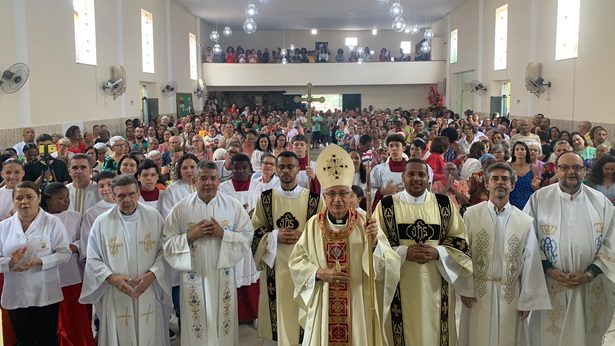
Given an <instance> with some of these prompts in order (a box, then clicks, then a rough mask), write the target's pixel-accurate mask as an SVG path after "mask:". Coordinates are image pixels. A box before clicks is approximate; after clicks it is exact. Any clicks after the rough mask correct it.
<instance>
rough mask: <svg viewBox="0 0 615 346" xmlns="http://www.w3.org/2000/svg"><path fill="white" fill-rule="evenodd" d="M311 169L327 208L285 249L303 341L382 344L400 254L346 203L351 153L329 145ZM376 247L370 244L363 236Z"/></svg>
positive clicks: (350, 183)
mask: <svg viewBox="0 0 615 346" xmlns="http://www.w3.org/2000/svg"><path fill="white" fill-rule="evenodd" d="M316 174H317V176H318V179H319V181H320V183H321V186H322V188H323V191H324V196H325V204H326V209H325V210H324V211H323V212H321V213H319V214H317V215H315V216H313V217H312V218H311V219H310V220H309V221H308V222H307V224H306V227H305V230H304V232H303V234H302V235H301V237H300V238H299V241H298V242H297V244H296V245H295V248H294V249H293V251H292V253H291V255H290V274H291V277H292V280H293V283H294V285H295V290H294V298H295V301H296V302H297V304H299V307H300V308H301V309H302V310H303V312H304V314H303V315H302V319H301V321H300V323H301V325H302V326H304V330H305V332H304V336H303V343H302V344H303V345H366V344H368V343H370V340H372V337H373V336H374V337H375V340H376V345H386V344H387V343H386V339H385V337H384V332H383V330H384V325H383V320H384V317H385V316H387V314H388V309H389V307H390V303H391V300H392V298H393V292H394V290H395V287H396V285H397V282H398V280H399V265H400V259H399V256H398V255H397V254H396V253H395V251H393V250H392V249H391V247H390V246H389V243H388V241H387V239H386V236H385V235H384V234H383V233H382V231H381V230H380V229H379V228H378V227H377V225H376V223H375V222H371V223H369V224H366V220H365V217H364V216H362V215H359V214H358V213H357V212H356V211H355V210H354V209H351V208H350V203H349V202H350V198H349V197H350V193H351V189H350V188H351V186H352V179H353V175H354V166H353V164H352V159H351V158H350V155H348V153H346V152H345V151H344V150H343V149H342V148H341V147H339V146H337V145H328V146H327V147H326V148H325V149H324V150H323V151H322V152H321V153H320V155H319V157H318V160H317V164H316ZM367 237H371V239H373V242H374V245H375V247H374V248H373V249H372V248H369V246H368V238H367ZM370 252H372V253H373V263H374V272H375V278H374V279H375V281H376V283H377V285H376V290H375V295H376V297H375V301H376V306H375V318H376V321H375V325H376V328H375V330H372V327H371V326H372V321H371V314H370V284H371V283H370V277H369V264H368V263H369V253H370Z"/></svg>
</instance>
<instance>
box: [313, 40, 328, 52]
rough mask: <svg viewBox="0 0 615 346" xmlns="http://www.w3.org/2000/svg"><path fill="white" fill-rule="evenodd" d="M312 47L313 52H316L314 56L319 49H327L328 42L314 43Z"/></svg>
mask: <svg viewBox="0 0 615 346" xmlns="http://www.w3.org/2000/svg"><path fill="white" fill-rule="evenodd" d="M314 46H315V49H314V51H315V52H316V54H318V52H320V49H321V48H324V49H325V50H328V49H329V42H316V44H315V45H314Z"/></svg>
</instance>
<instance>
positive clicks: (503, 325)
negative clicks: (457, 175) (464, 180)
mask: <svg viewBox="0 0 615 346" xmlns="http://www.w3.org/2000/svg"><path fill="white" fill-rule="evenodd" d="M484 173H485V178H486V179H485V180H486V186H487V189H488V190H489V201H486V202H482V203H480V204H477V205H475V206H472V207H470V208H468V210H467V211H466V213H465V214H464V216H463V219H464V221H465V224H466V229H467V232H468V244H469V246H470V249H472V265H473V269H474V271H473V275H472V276H470V277H462V278H459V279H458V280H457V282H456V284H455V288H456V289H457V293H459V294H460V295H461V301H462V302H463V306H462V310H461V323H460V330H459V343H460V344H461V345H499V346H507V345H509V346H515V345H527V344H528V343H529V335H528V329H527V322H526V319H527V317H528V315H529V312H530V311H535V310H549V309H551V304H550V302H549V294H548V292H547V286H546V284H545V278H544V274H543V271H542V264H541V262H540V249H539V248H538V241H537V240H536V234H535V232H534V226H533V219H532V218H531V217H530V216H528V215H527V214H526V213H524V212H523V211H521V210H519V209H517V208H516V207H514V206H512V205H511V204H510V203H509V201H508V196H509V195H510V191H512V189H513V188H514V186H515V178H516V177H517V175H516V174H515V172H514V171H513V169H512V168H511V167H510V166H509V165H508V164H506V163H495V164H493V165H491V166H489V168H487V170H486V171H485V172H484Z"/></svg>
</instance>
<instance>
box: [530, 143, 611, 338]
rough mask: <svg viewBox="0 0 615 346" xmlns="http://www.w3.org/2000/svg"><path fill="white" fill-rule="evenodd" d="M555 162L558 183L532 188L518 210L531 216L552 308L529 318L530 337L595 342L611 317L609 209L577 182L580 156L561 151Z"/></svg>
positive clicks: (607, 203)
mask: <svg viewBox="0 0 615 346" xmlns="http://www.w3.org/2000/svg"><path fill="white" fill-rule="evenodd" d="M555 166H556V176H557V178H558V183H557V184H553V185H549V186H547V187H543V188H542V189H540V190H538V191H536V192H534V194H533V195H532V197H530V200H529V201H528V203H527V204H526V206H525V208H524V211H525V212H527V213H528V214H529V215H530V216H532V217H533V218H534V228H535V229H536V234H537V237H538V244H539V245H540V250H541V257H542V264H543V267H544V269H545V275H546V280H547V288H548V290H549V296H550V298H551V305H552V306H553V310H551V311H537V312H533V313H532V315H531V316H530V323H529V326H530V338H531V339H530V341H531V344H532V345H538V346H541V345H575V346H584V345H587V346H590V345H601V344H602V337H603V335H604V333H605V331H606V329H607V328H608V326H609V324H610V323H611V319H612V316H613V304H612V295H613V287H612V286H613V282H612V281H613V280H615V270H614V268H615V267H614V266H615V251H614V248H613V245H614V244H615V243H614V241H615V239H613V237H615V235H613V227H614V226H615V220H614V219H613V214H614V212H615V208H614V207H613V205H612V204H611V202H610V201H609V200H608V199H607V198H606V197H605V196H604V195H603V194H602V193H600V192H598V191H596V190H594V189H592V188H590V187H588V186H586V185H583V178H584V177H585V174H586V172H585V167H584V165H583V158H581V156H579V155H578V154H576V153H574V152H566V153H564V154H562V155H560V157H558V159H557V160H556V161H555ZM602 273H604V274H606V275H602Z"/></svg>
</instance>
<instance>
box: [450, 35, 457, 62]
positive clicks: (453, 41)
mask: <svg viewBox="0 0 615 346" xmlns="http://www.w3.org/2000/svg"><path fill="white" fill-rule="evenodd" d="M450 41H451V56H450V59H449V60H450V63H451V64H454V63H456V62H457V29H455V30H453V31H451V40H450Z"/></svg>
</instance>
